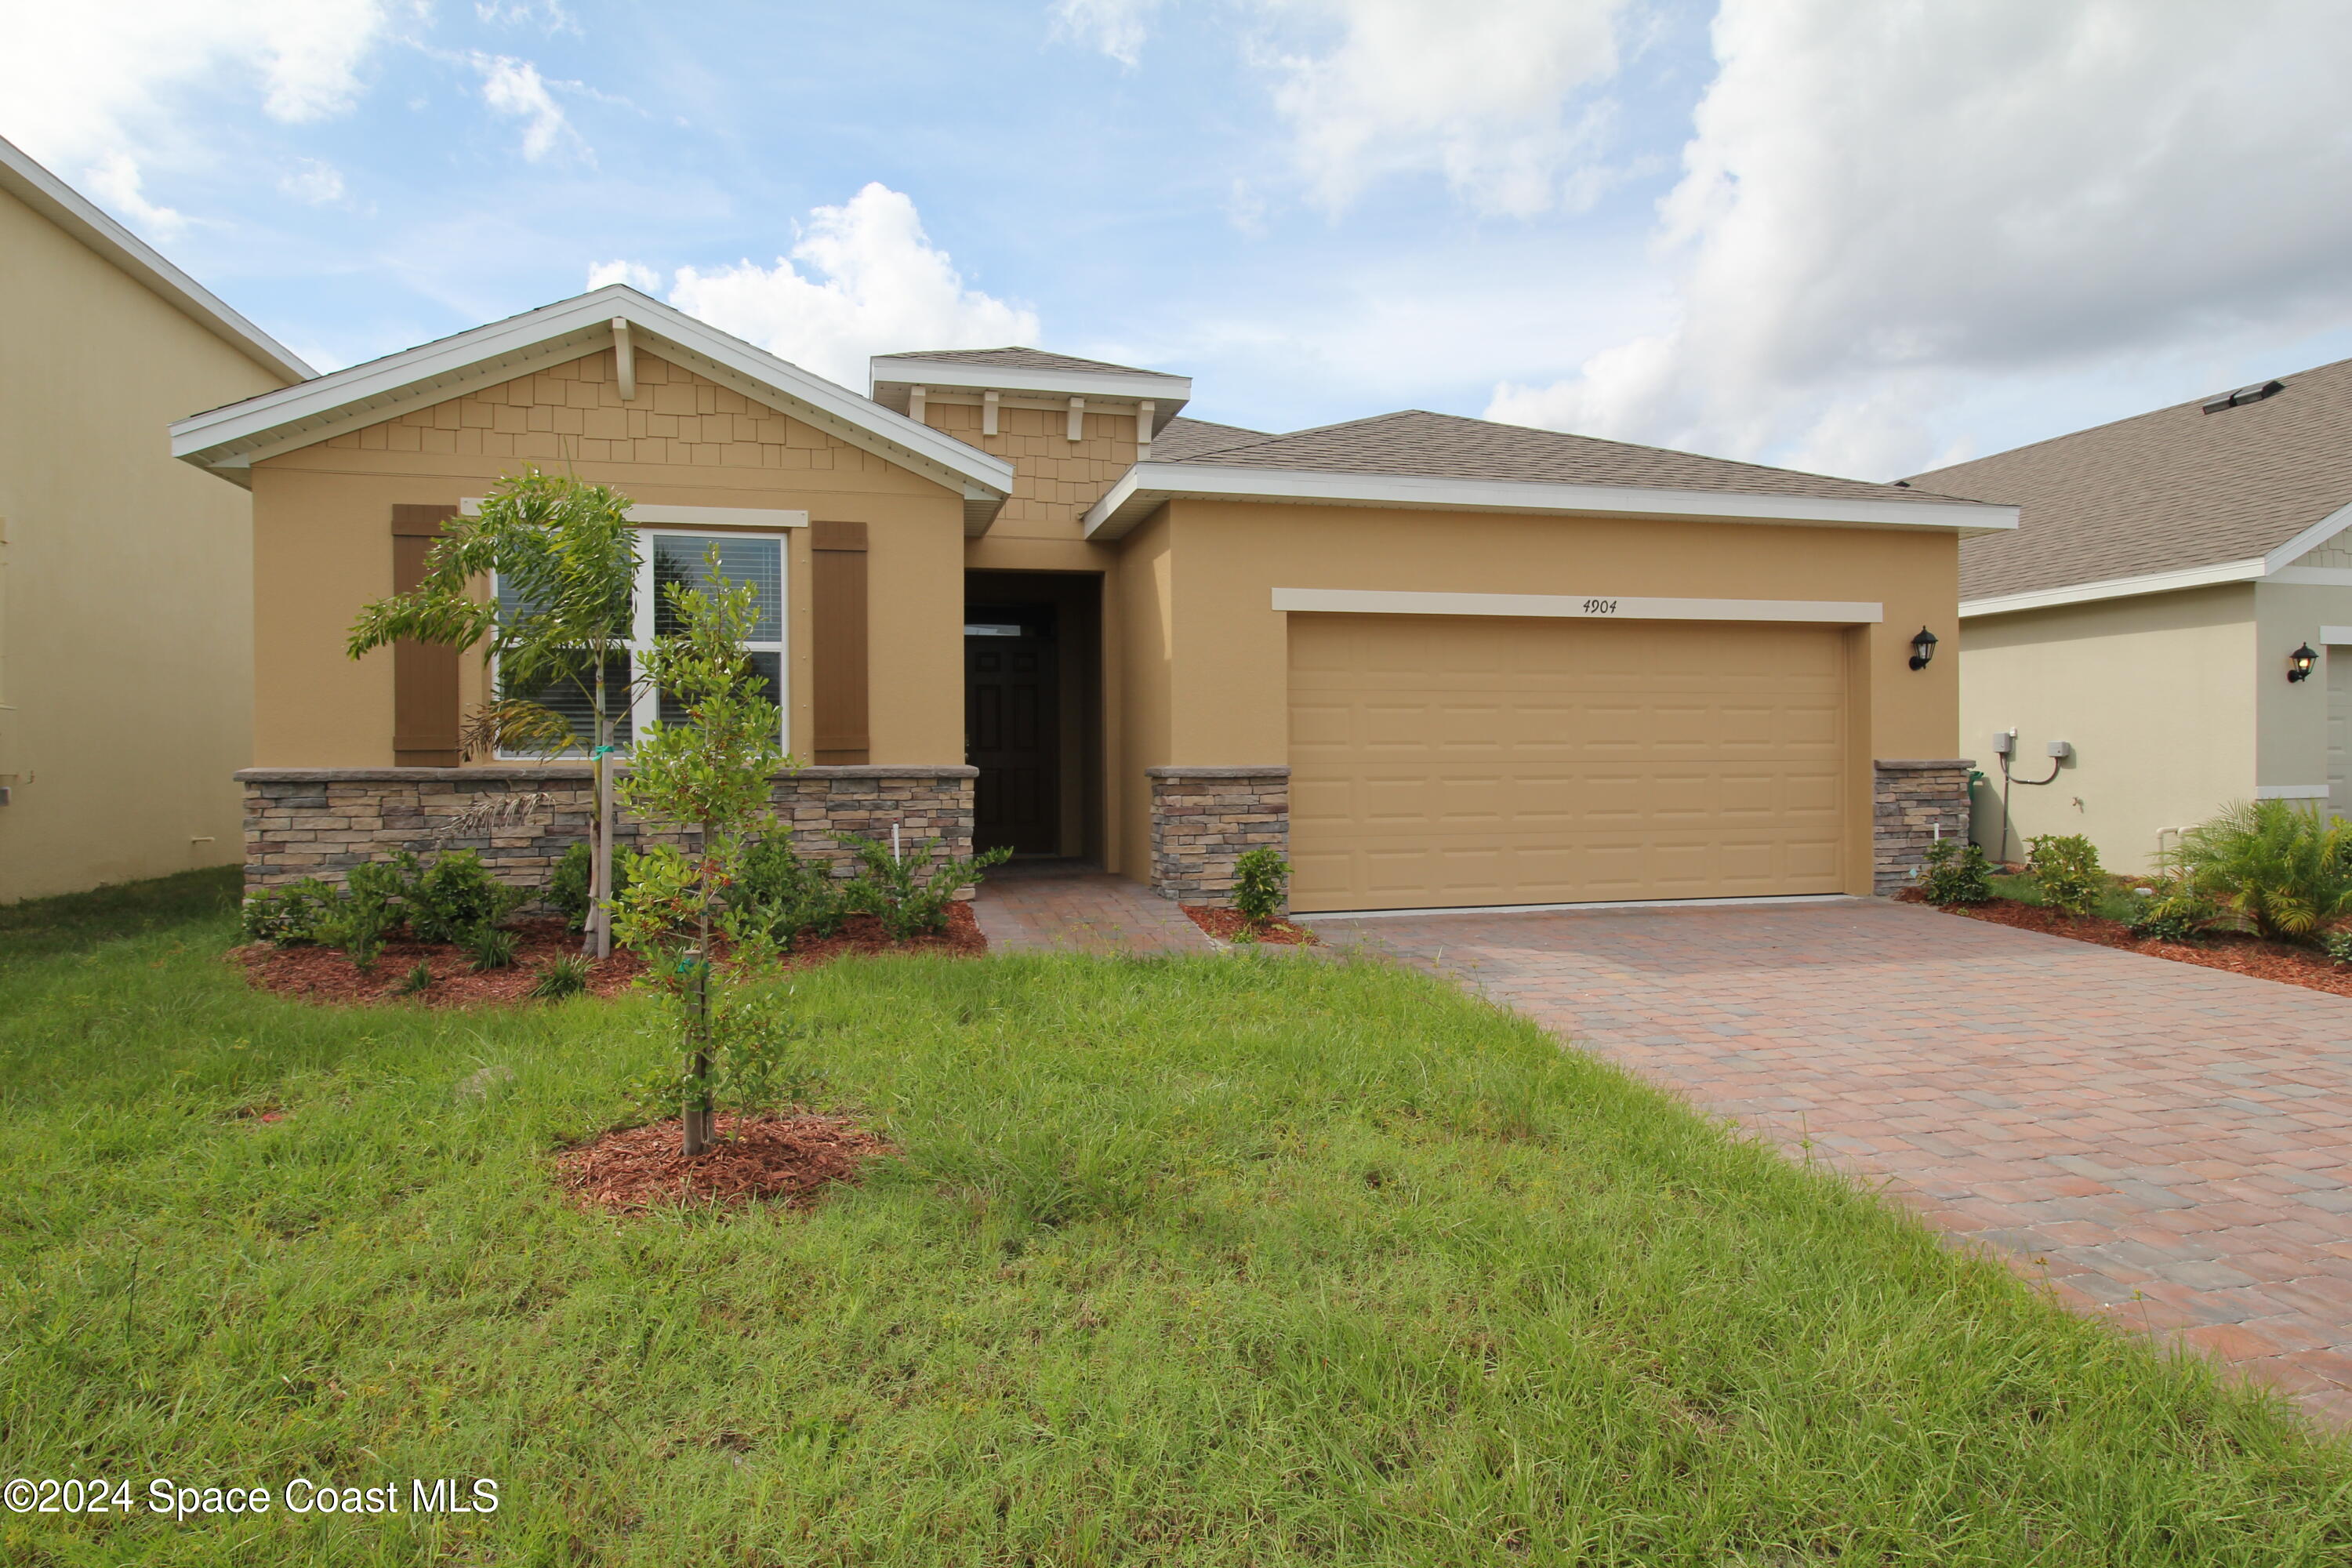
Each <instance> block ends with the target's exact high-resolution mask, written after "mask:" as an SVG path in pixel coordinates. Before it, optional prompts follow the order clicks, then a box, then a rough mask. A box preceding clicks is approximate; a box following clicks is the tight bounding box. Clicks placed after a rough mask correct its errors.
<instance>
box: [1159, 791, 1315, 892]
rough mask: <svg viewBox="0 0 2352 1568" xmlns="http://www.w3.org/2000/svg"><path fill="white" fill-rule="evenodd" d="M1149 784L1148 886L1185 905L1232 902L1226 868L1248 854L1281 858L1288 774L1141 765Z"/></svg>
mask: <svg viewBox="0 0 2352 1568" xmlns="http://www.w3.org/2000/svg"><path fill="white" fill-rule="evenodd" d="M1144 772H1145V773H1146V774H1147V775H1148V776H1149V777H1150V781H1151V886H1152V888H1153V889H1155V890H1157V891H1158V892H1159V893H1160V896H1161V897H1163V898H1170V899H1174V900H1178V901H1179V902H1181V903H1187V904H1214V905H1226V904H1230V903H1232V902H1233V891H1234V863H1235V862H1236V861H1238V860H1239V859H1240V858H1242V857H1243V856H1244V854H1247V853H1248V852H1249V851H1250V850H1252V849H1256V848H1260V847H1267V848H1272V849H1274V850H1276V852H1277V853H1279V854H1281V855H1282V856H1283V857H1284V858H1288V857H1289V846H1290V770H1289V769H1288V768H1285V767H1253V768H1179V767H1168V768H1146V769H1145V770H1144Z"/></svg>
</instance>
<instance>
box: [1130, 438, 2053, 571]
mask: <svg viewBox="0 0 2352 1568" xmlns="http://www.w3.org/2000/svg"><path fill="white" fill-rule="evenodd" d="M1178 495H1197V496H1223V497H1225V498H1228V499H1236V500H1239V499H1250V500H1290V501H1307V500H1334V501H1347V502H1352V503H1355V504H1359V505H1375V506H1381V505H1385V506H1421V507H1433V508H1444V509H1448V510H1488V511H1538V512H1541V511H1554V512H1615V513H1627V512H1632V513H1648V514H1658V515H1672V516H1683V517H1713V518H1727V519H1738V520H1742V521H1780V522H1800V521H1810V522H1846V523H1861V524H1865V525H1878V526H1895V527H1930V528H1959V529H1964V530H1975V529H1984V528H2013V527H2015V526H2016V514H2015V512H2014V511H2013V510H2011V509H2009V508H2007V507H2002V506H1989V505H1985V504H1983V503H1981V502H1978V501H1972V500H1955V499H1953V498H1951V497H1948V496H1938V495H1931V494H1927V493H1925V492H1922V491H1919V490H1915V489H1904V488H1902V487H1899V486H1895V485H1879V484H1871V483H1868V482H1866V481H1864V480H1861V479H1836V478H1832V477H1831V476H1829V475H1825V474H1806V473H1799V472H1797V471H1795V470H1794V469H1790V468H1767V467H1765V466H1763V465H1761V464H1758V463H1740V462H1733V461H1731V460H1729V459H1727V458H1706V457H1700V456H1698V455H1697V454H1696V453H1691V452H1675V451H1669V450H1667V449H1665V448H1664V447H1641V446H1635V445H1633V444H1631V443H1629V442H1624V441H1603V440H1599V439H1596V438H1594V437H1590V436H1570V435H1565V434H1562V433H1561V432H1559V431H1557V430H1537V429H1531V428H1529V427H1528V426H1519V425H1500V424H1496V423H1495V422H1493V421H1491V420H1486V419H1466V418H1463V417H1461V416H1456V415H1451V414H1432V413H1429V412H1427V411H1425V410H1423V409H1417V408H1416V409H1406V410H1404V411H1402V412H1400V413H1396V414H1382V415H1377V416H1373V417H1371V418H1369V419H1351V420H1349V421H1347V422H1346V423H1344V424H1339V425H1326V426H1321V427H1319V428H1317V429H1312V430H1295V431H1292V432H1291V433H1290V434H1288V435H1286V436H1270V437H1264V438H1263V439H1260V440H1255V441H1251V442H1248V443H1246V444H1243V445H1236V446H1232V447H1220V448H1217V449H1213V450H1196V451H1195V453H1194V454H1193V455H1192V456H1190V457H1188V458H1183V459H1182V460H1181V461H1170V460H1163V459H1162V458H1161V455H1160V451H1159V450H1158V449H1157V447H1155V448H1154V451H1153V453H1152V461H1150V462H1148V463H1141V464H1138V465H1137V466H1136V467H1135V468H1132V469H1130V470H1129V473H1128V476H1127V478H1126V479H1123V480H1121V481H1120V483H1119V484H1118V486H1117V487H1115V488H1114V489H1112V490H1111V492H1110V493H1109V494H1108V495H1107V496H1105V497H1104V498H1103V499H1102V500H1100V501H1098V502H1097V503H1096V505H1095V507H1094V509H1093V510H1090V511H1089V512H1088V513H1087V537H1089V538H1100V539H1115V538H1118V536H1119V535H1120V534H1123V533H1124V532H1126V531H1128V530H1129V529H1130V528H1132V527H1134V526H1135V525H1136V524H1137V523H1139V522H1140V521H1143V519H1144V518H1145V517H1146V516H1148V515H1150V512H1151V511H1152V510H1154V509H1156V508H1157V507H1158V506H1159V505H1160V503H1161V502H1162V501H1165V500H1169V499H1171V497H1174V496H1178Z"/></svg>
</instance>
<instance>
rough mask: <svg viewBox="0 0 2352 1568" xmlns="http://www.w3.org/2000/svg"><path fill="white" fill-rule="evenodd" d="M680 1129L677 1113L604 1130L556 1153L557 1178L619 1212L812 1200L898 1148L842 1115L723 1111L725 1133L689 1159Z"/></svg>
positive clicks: (594, 1203)
mask: <svg viewBox="0 0 2352 1568" xmlns="http://www.w3.org/2000/svg"><path fill="white" fill-rule="evenodd" d="M679 1132H680V1129H679V1124H678V1119H677V1118H676V1117H672V1118H671V1119H670V1120H668V1121H656V1122H655V1123H653V1124H652V1125H651V1126H649V1127H629V1128H625V1129H623V1130H621V1131H617V1132H607V1133H605V1134H604V1136H603V1137H601V1138H598V1139H596V1140H595V1141H593V1142H588V1143H583V1144H582V1145H580V1147H578V1148H576V1149H570V1150H566V1151H565V1152H563V1153H562V1154H561V1155H559V1156H557V1158H556V1162H555V1173H556V1181H557V1183H558V1184H560V1185H561V1186H562V1188H563V1190H564V1191H565V1192H567V1193H569V1194H571V1195H572V1200H573V1201H574V1202H576V1203H578V1204H579V1205H581V1206H582V1207H583V1208H604V1209H610V1210H613V1211H614V1212H615V1213H619V1214H643V1213H645V1212H646V1211H647V1210H648V1209H654V1208H667V1207H677V1206H682V1205H691V1204H713V1205H735V1204H745V1203H751V1202H753V1201H755V1200H761V1199H765V1200H769V1201H772V1202H777V1203H782V1205H784V1206H786V1207H787V1208H809V1207H813V1206H814V1205H815V1203H816V1201H817V1198H818V1196H819V1195H820V1190H821V1189H823V1188H824V1187H827V1186H830V1185H832V1184H834V1183H836V1182H855V1181H856V1180H857V1178H858V1173H859V1171H860V1170H861V1168H862V1167H863V1166H864V1165H865V1163H866V1161H868V1160H871V1159H874V1158H876V1157H877V1156H879V1155H883V1154H888V1153H893V1152H895V1151H894V1150H893V1149H892V1148H891V1147H890V1145H889V1144H887V1143H886V1142H883V1141H882V1140H881V1139H879V1138H877V1137H876V1136H875V1135H874V1134H873V1133H871V1132H869V1131H866V1129H865V1128H863V1127H860V1126H859V1125H858V1124H857V1123H856V1122H855V1121H851V1120H850V1119H849V1118H847V1117H845V1116H810V1115H800V1116H730V1115H728V1114H726V1113H725V1112H723V1111H722V1112H721V1113H720V1114H719V1118H718V1134H719V1135H718V1138H717V1139H716V1141H714V1142H712V1144H711V1146H710V1149H709V1152H706V1153H703V1154H700V1155H698V1156H697V1157H696V1158H694V1159H691V1160H689V1159H688V1158H686V1156H684V1155H683V1154H680V1153H679V1152H678V1140H679Z"/></svg>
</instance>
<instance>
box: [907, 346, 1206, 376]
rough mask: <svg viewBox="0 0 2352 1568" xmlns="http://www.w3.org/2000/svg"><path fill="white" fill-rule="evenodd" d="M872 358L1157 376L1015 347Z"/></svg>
mask: <svg viewBox="0 0 2352 1568" xmlns="http://www.w3.org/2000/svg"><path fill="white" fill-rule="evenodd" d="M875 357H876V358H877V359H920V360H933V361H937V362H938V363H942V364H988V365H997V366H1000V367H1002V368H1003V369H1007V370H1076V371H1088V370H1092V371H1108V372H1109V373H1110V374H1113V375H1158V374H1160V372H1158V371H1156V370H1140V369H1138V368H1137V367H1136V366H1134V365H1131V364H1112V363H1108V361H1104V360H1098V359H1080V358H1078V357H1077V356H1076V355H1075V354H1057V353H1047V352H1046V351H1045V350H1044V349H1030V348H1022V347H1019V346H1018V345H1015V346H1013V347H1011V348H1002V349H901V350H899V351H898V352H897V353H887V354H877V355H876V356H875Z"/></svg>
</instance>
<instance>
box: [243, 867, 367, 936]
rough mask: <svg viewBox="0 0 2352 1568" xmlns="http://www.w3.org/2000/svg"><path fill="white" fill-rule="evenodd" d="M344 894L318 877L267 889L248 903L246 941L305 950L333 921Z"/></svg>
mask: <svg viewBox="0 0 2352 1568" xmlns="http://www.w3.org/2000/svg"><path fill="white" fill-rule="evenodd" d="M341 898H342V895H341V893H339V892H337V891H336V890H335V889H332V888H331V887H329V886H328V885H327V884H326V883H324V882H321V881H320V880H319V879H317V878H316V877H305V878H303V879H301V880H300V881H299V882H289V883H288V884H287V885H286V886H285V887H282V888H265V889H262V890H261V891H260V892H258V893H256V894H254V895H253V896H252V897H251V898H249V899H247V900H245V909H244V911H243V921H244V928H245V940H246V941H247V942H268V943H269V944H270V945H271V946H272V947H301V946H304V945H306V944H308V943H311V942H318V941H319V940H320V934H319V933H320V930H321V929H322V928H323V927H324V926H325V925H326V923H327V921H329V920H331V919H332V918H333V916H334V912H335V905H336V904H337V903H338V902H339V901H341Z"/></svg>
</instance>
